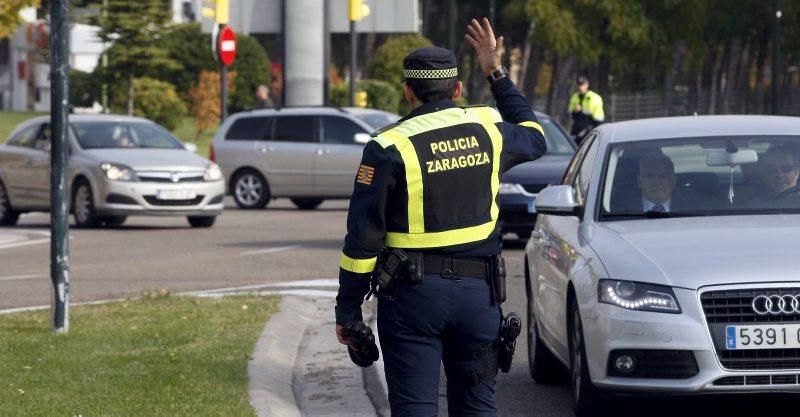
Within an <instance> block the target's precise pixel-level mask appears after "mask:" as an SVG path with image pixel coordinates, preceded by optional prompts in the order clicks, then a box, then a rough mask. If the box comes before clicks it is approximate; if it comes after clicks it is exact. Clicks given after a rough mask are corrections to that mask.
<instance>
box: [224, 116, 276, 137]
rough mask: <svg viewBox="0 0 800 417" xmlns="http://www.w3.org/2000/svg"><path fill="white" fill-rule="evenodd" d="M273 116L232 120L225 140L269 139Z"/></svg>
mask: <svg viewBox="0 0 800 417" xmlns="http://www.w3.org/2000/svg"><path fill="white" fill-rule="evenodd" d="M273 119H274V118H273V117H263V116H262V117H242V118H240V119H237V120H236V121H234V122H233V124H232V125H231V127H230V128H229V129H228V132H226V133H225V140H269V138H270V136H271V135H272V121H273Z"/></svg>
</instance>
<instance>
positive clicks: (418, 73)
mask: <svg viewBox="0 0 800 417" xmlns="http://www.w3.org/2000/svg"><path fill="white" fill-rule="evenodd" d="M454 77H458V68H447V69H404V70H403V78H404V79H409V78H422V79H437V78H454Z"/></svg>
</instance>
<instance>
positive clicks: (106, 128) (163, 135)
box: [72, 122, 183, 149]
mask: <svg viewBox="0 0 800 417" xmlns="http://www.w3.org/2000/svg"><path fill="white" fill-rule="evenodd" d="M72 128H73V130H74V132H75V136H76V137H77V138H78V143H79V144H80V145H81V148H83V149H107V148H152V149H183V146H182V145H181V143H180V142H178V141H177V140H176V139H175V138H174V137H172V135H171V134H170V133H169V132H167V131H166V130H165V129H163V128H161V127H160V126H158V125H154V124H150V123H140V122H74V123H72Z"/></svg>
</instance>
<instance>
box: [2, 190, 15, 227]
mask: <svg viewBox="0 0 800 417" xmlns="http://www.w3.org/2000/svg"><path fill="white" fill-rule="evenodd" d="M17 220H19V212H18V211H15V210H14V209H12V208H11V199H10V198H9V197H8V193H7V192H6V187H5V185H3V183H2V182H0V226H13V225H15V224H17Z"/></svg>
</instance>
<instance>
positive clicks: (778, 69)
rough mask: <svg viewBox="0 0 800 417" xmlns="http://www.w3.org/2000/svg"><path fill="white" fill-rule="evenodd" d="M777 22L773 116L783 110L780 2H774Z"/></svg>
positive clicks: (773, 59) (773, 55)
mask: <svg viewBox="0 0 800 417" xmlns="http://www.w3.org/2000/svg"><path fill="white" fill-rule="evenodd" d="M774 5H775V21H774V25H773V29H772V114H779V113H780V111H781V109H780V107H781V100H780V88H781V14H782V13H781V10H780V2H779V0H774Z"/></svg>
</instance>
